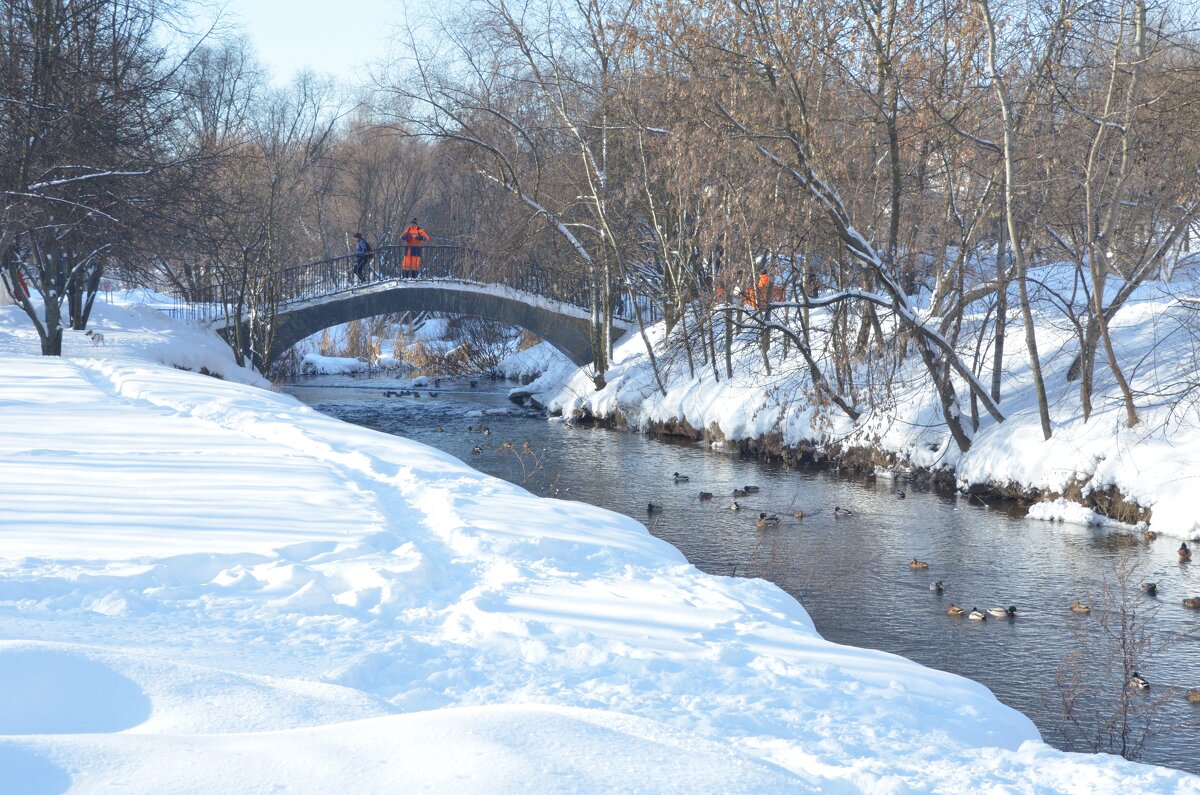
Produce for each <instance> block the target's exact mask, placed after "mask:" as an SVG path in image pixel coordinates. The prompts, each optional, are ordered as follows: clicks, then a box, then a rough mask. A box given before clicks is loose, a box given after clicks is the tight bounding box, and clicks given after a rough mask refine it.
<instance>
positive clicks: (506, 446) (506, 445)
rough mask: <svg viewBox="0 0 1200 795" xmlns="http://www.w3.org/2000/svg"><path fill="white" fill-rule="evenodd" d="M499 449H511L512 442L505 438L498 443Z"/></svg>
mask: <svg viewBox="0 0 1200 795" xmlns="http://www.w3.org/2000/svg"><path fill="white" fill-rule="evenodd" d="M500 449H501V450H511V449H513V443H512V442H510V441H509V440H508V439H505V440H504V442H503V443H502V444H501V445H500Z"/></svg>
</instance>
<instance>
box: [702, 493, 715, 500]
mask: <svg viewBox="0 0 1200 795" xmlns="http://www.w3.org/2000/svg"><path fill="white" fill-rule="evenodd" d="M712 498H713V495H712V492H711V491H702V492H700V499H702V500H711V499H712Z"/></svg>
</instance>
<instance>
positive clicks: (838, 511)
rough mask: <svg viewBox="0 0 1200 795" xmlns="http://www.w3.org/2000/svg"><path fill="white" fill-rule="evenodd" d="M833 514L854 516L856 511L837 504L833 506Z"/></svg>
mask: <svg viewBox="0 0 1200 795" xmlns="http://www.w3.org/2000/svg"><path fill="white" fill-rule="evenodd" d="M833 515H834V516H853V515H854V511H851V510H848V509H846V508H843V507H842V506H840V505H835V506H833Z"/></svg>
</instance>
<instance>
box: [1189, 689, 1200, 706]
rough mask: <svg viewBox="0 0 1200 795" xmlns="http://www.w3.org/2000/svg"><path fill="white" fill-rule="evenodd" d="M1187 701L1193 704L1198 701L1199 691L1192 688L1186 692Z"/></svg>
mask: <svg viewBox="0 0 1200 795" xmlns="http://www.w3.org/2000/svg"><path fill="white" fill-rule="evenodd" d="M1187 700H1188V701H1191V702H1193V703H1195V702H1197V701H1200V690H1197V689H1196V688H1194V687H1193V688H1192V689H1191V690H1189V691H1187Z"/></svg>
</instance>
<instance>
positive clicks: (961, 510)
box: [290, 378, 1200, 772]
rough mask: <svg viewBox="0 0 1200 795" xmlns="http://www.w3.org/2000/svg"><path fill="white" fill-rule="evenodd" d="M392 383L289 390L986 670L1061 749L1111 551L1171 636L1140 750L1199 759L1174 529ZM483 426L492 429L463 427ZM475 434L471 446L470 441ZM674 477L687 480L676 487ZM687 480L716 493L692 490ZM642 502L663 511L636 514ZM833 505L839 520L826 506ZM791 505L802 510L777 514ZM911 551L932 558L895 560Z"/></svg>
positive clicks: (485, 390)
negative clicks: (1146, 537) (1116, 524)
mask: <svg viewBox="0 0 1200 795" xmlns="http://www.w3.org/2000/svg"><path fill="white" fill-rule="evenodd" d="M406 384H407V382H400V381H385V380H365V379H359V380H352V379H348V378H338V379H323V380H318V381H313V382H308V383H305V384H298V385H296V386H294V387H292V388H291V389H290V391H291V392H292V393H293V394H295V395H296V396H297V397H299V398H300V399H302V400H304V401H306V402H308V403H311V404H314V405H315V406H316V407H318V408H319V409H320V410H322V411H323V412H325V413H328V414H331V415H333V416H336V417H339V418H341V419H344V420H346V421H349V422H353V423H357V424H360V425H364V426H367V427H371V428H375V429H377V430H381V431H385V432H387V433H394V434H398V435H402V436H406V437H409V438H412V439H416V440H418V441H421V442H424V443H426V444H429V445H431V446H434V447H437V448H439V449H442V450H445V451H447V452H449V453H451V454H453V455H456V456H458V457H459V458H461V459H462V460H463V461H465V462H467V463H468V464H469V465H470V466H472V467H475V468H476V469H479V470H481V471H484V472H487V473H489V474H492V475H495V476H497V477H501V478H505V479H507V480H509V481H512V482H514V483H517V484H519V485H522V486H524V487H525V488H527V489H529V490H530V491H531V492H534V493H536V494H542V495H547V496H559V497H564V498H568V499H577V500H581V501H584V502H588V503H592V504H595V505H599V506H602V507H605V508H609V509H612V510H616V511H620V512H622V513H625V514H628V515H629V516H632V517H634V518H637V519H639V520H641V521H643V522H645V523H646V526H647V527H649V528H650V530H651V532H653V533H654V534H655V535H657V536H658V537H660V538H662V539H665V540H666V541H668V542H670V543H671V544H673V545H675V546H676V547H678V548H679V549H680V550H681V551H682V552H683V553H684V554H685V555H686V556H687V558H688V560H689V561H691V562H692V563H693V564H695V565H696V566H697V567H699V568H700V569H702V570H704V571H707V572H711V573H714V574H724V575H736V576H742V577H762V578H764V579H768V580H770V581H772V582H774V583H776V584H778V585H779V586H780V587H782V588H784V589H785V590H787V591H788V592H789V593H791V594H793V595H794V596H796V597H797V598H798V599H799V600H800V601H801V602H802V603H803V604H804V606H805V608H807V610H808V612H809V614H810V615H811V616H812V618H813V621H814V623H815V624H816V626H817V629H818V630H819V631H820V632H821V634H822V635H823V636H824V637H826V638H828V639H830V640H832V641H836V642H838V643H844V644H851V645H855V646H865V647H870V648H874V649H881V650H884V651H889V652H894V653H896V654H901V655H903V656H905V657H908V658H910V659H913V660H916V661H917V662H920V663H922V664H924V665H928V666H931V667H934V668H940V669H943V670H947V671H952V672H955V673H958V674H962V675H963V676H968V677H970V678H972V679H975V680H977V681H979V682H982V683H983V684H985V685H987V686H988V687H989V688H991V689H992V691H993V692H995V693H996V695H997V697H999V698H1000V699H1001V700H1002V701H1004V702H1005V703H1006V704H1009V705H1010V706H1013V707H1015V708H1017V709H1019V710H1021V711H1022V712H1024V713H1025V714H1027V715H1029V716H1030V717H1031V718H1032V719H1033V720H1034V722H1035V723H1036V724H1037V725H1038V727H1039V728H1040V729H1041V731H1042V734H1043V737H1044V738H1045V739H1046V741H1047V742H1050V743H1052V744H1054V745H1057V746H1059V747H1071V748H1074V749H1076V750H1090V749H1089V745H1088V743H1087V741H1086V740H1085V738H1084V737H1083V736H1082V735H1083V734H1089V735H1096V734H1098V733H1100V731H1101V730H1100V723H1101V720H1100V718H1099V717H1098V714H1103V715H1107V714H1109V713H1111V711H1112V710H1113V703H1112V702H1113V700H1114V699H1115V698H1117V697H1118V696H1119V694H1121V693H1122V692H1123V688H1122V683H1121V682H1120V681H1119V677H1118V678H1114V676H1113V674H1111V673H1109V671H1108V669H1107V667H1106V653H1107V652H1108V651H1109V650H1110V646H1111V644H1107V643H1105V642H1104V641H1103V633H1102V632H1101V631H1100V629H1099V627H1100V624H1101V619H1102V615H1101V611H1099V610H1096V611H1094V612H1093V614H1092V615H1076V614H1073V613H1072V612H1071V611H1070V605H1071V603H1072V602H1073V601H1074V600H1077V599H1082V600H1084V601H1091V602H1092V603H1093V605H1099V604H1100V603H1101V602H1102V600H1103V596H1104V594H1105V592H1106V591H1105V580H1106V579H1107V580H1108V581H1109V583H1110V585H1111V583H1112V580H1113V577H1114V576H1115V575H1114V572H1115V571H1116V569H1117V568H1118V567H1119V566H1120V565H1121V564H1122V562H1126V563H1127V564H1128V565H1130V566H1133V567H1135V568H1134V571H1133V574H1132V578H1131V579H1132V581H1130V582H1127V587H1128V588H1131V589H1133V590H1134V591H1136V590H1137V583H1138V582H1139V581H1142V580H1155V581H1158V582H1159V583H1160V595H1159V598H1158V599H1151V598H1149V597H1145V596H1144V595H1142V594H1140V593H1137V594H1136V596H1135V598H1134V599H1133V600H1132V601H1131V602H1130V606H1131V607H1132V608H1134V609H1136V611H1137V612H1138V613H1139V614H1140V615H1141V616H1142V617H1143V619H1149V620H1150V621H1151V622H1152V626H1153V629H1154V632H1155V637H1157V638H1159V639H1171V640H1172V641H1173V643H1172V644H1171V645H1169V646H1168V648H1166V649H1165V650H1163V651H1162V652H1161V653H1160V654H1159V655H1158V656H1156V657H1155V658H1154V659H1153V660H1152V661H1151V662H1150V663H1148V664H1146V665H1145V666H1143V667H1142V669H1141V670H1142V673H1143V674H1145V675H1146V677H1147V678H1148V679H1149V680H1150V681H1151V683H1152V687H1151V690H1150V691H1149V692H1148V693H1147V694H1145V695H1144V696H1143V695H1142V694H1138V695H1137V697H1135V698H1134V699H1133V704H1134V705H1135V708H1136V709H1137V710H1140V711H1146V712H1152V713H1153V717H1152V719H1151V720H1152V723H1151V733H1150V736H1149V737H1148V739H1147V743H1146V752H1145V754H1144V757H1143V758H1144V759H1145V761H1149V762H1155V763H1158V764H1166V765H1171V766H1174V767H1180V768H1183V769H1187V770H1190V771H1192V772H1200V759H1198V757H1197V755H1196V754H1195V752H1194V750H1193V749H1192V747H1191V746H1192V742H1191V740H1190V739H1189V735H1190V734H1191V732H1193V731H1194V730H1195V729H1196V728H1197V727H1198V726H1200V705H1195V704H1191V703H1189V702H1188V701H1186V699H1185V698H1184V693H1185V691H1186V690H1187V689H1188V688H1193V687H1200V636H1198V635H1197V628H1198V627H1200V612H1197V611H1190V610H1186V609H1185V608H1183V606H1182V604H1181V600H1182V598H1183V597H1184V596H1192V595H1200V576H1198V575H1197V571H1200V568H1197V567H1200V564H1192V565H1191V566H1183V565H1180V564H1179V562H1178V559H1177V557H1176V554H1175V549H1176V547H1177V546H1178V544H1177V543H1172V542H1171V541H1170V539H1163V540H1160V541H1158V542H1157V543H1154V544H1146V543H1144V542H1143V541H1142V540H1141V539H1140V538H1139V537H1135V536H1131V535H1129V534H1127V533H1118V532H1114V531H1106V530H1101V529H1096V528H1086V527H1078V526H1074V525H1061V524H1059V525H1052V524H1046V523H1043V522H1035V521H1029V520H1026V519H1023V518H1021V512H1019V511H1016V510H1012V509H1005V508H994V507H993V508H988V507H986V506H981V505H980V504H979V503H978V501H976V500H968V499H967V498H966V497H962V496H958V495H954V494H944V493H937V492H931V491H928V490H925V489H923V488H921V487H920V486H917V485H914V484H909V483H903V482H893V481H889V480H885V479H880V480H867V479H851V478H846V477H839V476H834V475H832V474H830V473H829V472H827V471H826V470H820V469H805V468H802V469H787V468H784V467H781V466H773V465H769V464H762V463H758V462H754V461H745V460H741V459H738V458H735V457H732V456H729V455H723V454H720V453H716V452H714V451H712V450H709V449H707V448H706V447H704V446H702V445H696V444H691V443H679V442H671V441H658V440H653V439H649V438H647V437H645V436H642V435H640V434H634V433H622V432H613V431H606V430H599V429H590V428H573V427H571V426H570V425H569V424H568V423H564V422H562V421H559V420H550V421H547V420H546V419H544V418H543V417H542V416H541V415H539V414H537V413H535V412H529V411H525V410H522V409H518V408H516V407H514V406H512V405H511V404H510V403H508V401H507V400H506V399H505V397H504V394H505V392H506V391H507V388H508V386H507V385H505V384H503V383H493V382H487V381H484V382H480V383H479V384H478V386H477V388H474V389H473V388H471V387H470V385H469V383H468V382H466V381H453V382H451V381H449V380H447V381H445V382H443V384H442V385H441V387H440V388H438V389H437V390H436V391H437V393H438V396H437V398H434V399H431V398H430V397H429V396H428V392H427V391H426V390H422V392H421V397H420V398H412V397H406V398H384V397H383V391H384V390H385V389H394V388H396V387H397V386H399V385H406ZM481 425H486V426H487V427H488V429H489V430H490V431H491V433H490V434H489V435H486V436H485V435H484V434H482V433H472V432H470V431H468V427H472V426H474V427H475V428H476V430H478V429H479V426H481ZM439 427H440V428H441V429H442V430H441V431H440V432H439V430H438V428H439ZM505 442H508V443H509V444H508V445H506V444H505ZM526 445H528V447H527V448H526ZM477 446H478V447H479V448H480V449H481V452H480V453H478V454H473V453H472V448H474V447H477ZM674 472H680V473H682V474H686V475H687V476H688V478H689V480H688V481H687V482H686V483H676V482H674V480H673V478H672V473H674ZM745 486H758V487H759V489H760V490H759V491H758V492H757V493H753V494H750V495H748V496H745V497H740V498H737V500H736V501H737V502H738V503H739V504H740V505H741V506H742V509H741V510H739V511H733V510H730V507H731V505H732V504H733V503H734V501H735V498H734V496H733V490H734V489H742V488H744V487H745ZM701 491H705V492H711V493H712V494H713V495H714V496H713V498H712V499H710V500H701V499H700V498H699V493H700V492H701ZM901 493H903V494H904V497H901ZM650 502H654V503H655V504H657V505H661V506H662V507H663V510H662V512H661V513H655V514H652V515H651V514H648V513H647V504H648V503H650ZM835 506H840V507H842V508H844V509H849V510H850V511H852V515H850V516H835V515H834V507H835ZM760 511H766V512H768V513H771V514H778V515H779V516H780V517H781V521H780V523H779V524H778V526H776V527H772V528H769V529H762V530H760V529H758V528H756V527H755V522H754V518H755V517H757V516H758V514H759V512H760ZM797 512H802V513H803V514H804V518H803V519H796V518H793V514H795V513H797ZM914 557H917V558H920V559H921V560H924V561H928V562H929V568H928V569H927V570H918V571H914V570H912V569H910V568H909V567H908V562H909V561H910V560H911V559H912V558H914ZM936 580H942V581H943V582H944V583H945V588H946V590H945V593H944V594H942V595H937V594H935V593H933V592H931V591H930V590H929V585H930V583H932V582H934V581H936ZM1108 592H1109V593H1111V592H1112V588H1111V587H1110V588H1109V590H1108ZM951 602H954V603H957V604H960V605H962V606H964V607H966V608H967V609H968V610H969V609H970V608H971V607H973V606H978V607H980V608H987V607H993V606H1007V605H1015V606H1016V607H1017V609H1018V617H1017V618H1016V619H1014V620H1004V619H999V620H997V619H992V620H988V621H985V622H976V621H969V620H967V619H965V618H951V617H949V616H947V615H946V613H945V610H946V607H947V606H948V605H949V604H950V603H951ZM1075 653H1078V656H1079V657H1080V658H1081V660H1082V662H1081V663H1080V665H1081V666H1082V667H1081V668H1080V669H1079V670H1078V674H1079V675H1080V676H1081V677H1082V682H1083V684H1084V687H1085V689H1086V692H1087V693H1088V694H1089V695H1088V696H1087V697H1085V698H1084V699H1082V701H1081V702H1080V705H1079V707H1078V708H1077V710H1078V711H1077V714H1078V715H1079V716H1082V717H1083V719H1084V727H1083V728H1082V729H1081V730H1078V731H1076V732H1075V733H1074V734H1073V735H1071V736H1064V733H1063V728H1062V727H1063V726H1064V721H1063V719H1062V703H1061V702H1062V698H1061V695H1060V689H1061V687H1064V686H1065V685H1058V684H1056V681H1057V678H1058V677H1060V675H1061V673H1062V671H1063V667H1062V663H1063V660H1064V658H1066V657H1068V656H1071V655H1073V654H1075ZM1098 693H1106V694H1107V695H1105V696H1104V697H1100V696H1098V695H1097V694H1098Z"/></svg>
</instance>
